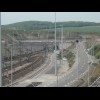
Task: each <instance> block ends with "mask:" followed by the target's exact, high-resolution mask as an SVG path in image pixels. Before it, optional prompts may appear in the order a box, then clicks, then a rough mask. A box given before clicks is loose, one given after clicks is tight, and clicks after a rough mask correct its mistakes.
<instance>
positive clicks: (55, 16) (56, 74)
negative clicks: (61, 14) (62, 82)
mask: <svg viewBox="0 0 100 100" xmlns="http://www.w3.org/2000/svg"><path fill="white" fill-rule="evenodd" d="M56 38H57V36H56V12H55V49H54V51H55V75H57V55H56V51H57V45H56V41H57V40H56Z"/></svg>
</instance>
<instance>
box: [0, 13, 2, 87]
mask: <svg viewBox="0 0 100 100" xmlns="http://www.w3.org/2000/svg"><path fill="white" fill-rule="evenodd" d="M1 42H2V41H1V12H0V87H2V54H1Z"/></svg>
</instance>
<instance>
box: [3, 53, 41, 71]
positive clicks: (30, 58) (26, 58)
mask: <svg viewBox="0 0 100 100" xmlns="http://www.w3.org/2000/svg"><path fill="white" fill-rule="evenodd" d="M42 53H43V52H40V53H38V54H33V55H30V56H28V57H24V58H21V61H17V62H16V63H14V64H13V65H12V68H13V69H15V68H17V67H20V66H22V65H24V64H26V63H30V62H32V61H34V60H35V59H36V57H37V56H38V55H41V54H42ZM9 70H11V67H10V62H9V65H7V66H6V67H4V68H3V69H2V71H3V72H7V71H9Z"/></svg>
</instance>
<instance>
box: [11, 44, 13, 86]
mask: <svg viewBox="0 0 100 100" xmlns="http://www.w3.org/2000/svg"><path fill="white" fill-rule="evenodd" d="M10 49H11V55H10V56H11V57H10V58H11V59H10V61H11V87H12V86H13V75H12V74H13V72H12V71H13V68H12V45H11V46H10Z"/></svg>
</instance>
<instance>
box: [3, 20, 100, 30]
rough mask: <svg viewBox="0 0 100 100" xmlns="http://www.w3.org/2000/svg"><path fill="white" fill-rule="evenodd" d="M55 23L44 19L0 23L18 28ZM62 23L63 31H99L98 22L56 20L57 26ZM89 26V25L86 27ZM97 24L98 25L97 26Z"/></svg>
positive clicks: (49, 27)
mask: <svg viewBox="0 0 100 100" xmlns="http://www.w3.org/2000/svg"><path fill="white" fill-rule="evenodd" d="M54 24H55V23H53V22H46V21H25V22H18V23H14V24H9V25H2V28H3V29H18V30H43V29H54V28H55V25H54ZM61 25H63V27H64V29H65V31H70V32H90V31H91V32H100V23H94V22H82V21H70V22H57V28H58V29H59V28H61ZM87 26H91V27H87ZM97 26H99V27H97Z"/></svg>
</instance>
